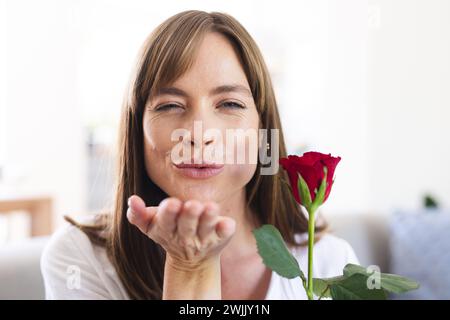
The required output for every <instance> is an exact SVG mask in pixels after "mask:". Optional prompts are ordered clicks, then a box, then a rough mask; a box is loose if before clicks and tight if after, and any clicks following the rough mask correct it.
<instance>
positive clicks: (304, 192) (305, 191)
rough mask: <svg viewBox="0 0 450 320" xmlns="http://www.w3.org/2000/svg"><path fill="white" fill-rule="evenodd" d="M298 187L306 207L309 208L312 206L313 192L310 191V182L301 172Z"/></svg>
mask: <svg viewBox="0 0 450 320" xmlns="http://www.w3.org/2000/svg"><path fill="white" fill-rule="evenodd" d="M297 189H298V195H299V197H300V200H301V201H302V204H303V205H304V206H305V208H306V209H309V207H310V206H311V193H310V192H309V188H308V184H307V183H306V181H305V179H303V177H302V175H301V174H300V173H299V174H298V181H297Z"/></svg>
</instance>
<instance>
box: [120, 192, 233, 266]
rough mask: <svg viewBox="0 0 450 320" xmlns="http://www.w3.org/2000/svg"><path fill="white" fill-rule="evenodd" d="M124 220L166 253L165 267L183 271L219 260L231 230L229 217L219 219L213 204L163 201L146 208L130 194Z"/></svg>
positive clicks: (138, 198) (174, 199) (175, 200)
mask: <svg viewBox="0 0 450 320" xmlns="http://www.w3.org/2000/svg"><path fill="white" fill-rule="evenodd" d="M127 218H128V221H129V222H130V223H131V224H133V225H135V226H136V227H138V228H139V230H140V231H141V232H143V233H144V234H146V235H147V236H148V237H149V238H151V239H152V240H153V241H155V242H156V243H158V244H160V245H161V246H162V247H163V248H164V249H165V250H166V264H168V263H169V264H170V266H171V267H172V268H175V269H181V270H185V271H190V270H195V269H198V268H202V267H203V266H205V265H208V264H210V263H211V262H212V261H215V262H217V261H219V263H220V259H219V258H220V252H221V251H222V249H223V248H224V247H225V246H226V244H227V243H228V242H229V240H230V239H231V237H232V236H233V234H234V231H235V221H234V220H233V219H232V218H229V217H225V216H220V214H219V206H218V205H217V204H216V203H214V202H208V203H205V204H202V203H201V202H199V201H196V200H189V201H186V202H184V203H183V202H182V201H180V200H179V199H177V198H167V199H164V200H163V201H161V203H160V204H159V206H158V207H146V206H145V203H144V201H143V200H142V199H141V198H140V197H138V196H136V195H133V196H131V197H130V199H129V200H128V211H127Z"/></svg>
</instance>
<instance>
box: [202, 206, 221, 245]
mask: <svg viewBox="0 0 450 320" xmlns="http://www.w3.org/2000/svg"><path fill="white" fill-rule="evenodd" d="M218 217H219V206H218V205H217V204H216V203H214V202H208V203H206V204H205V210H204V211H203V213H202V215H201V216H200V220H199V222H198V227H197V234H198V236H199V238H200V240H201V241H203V240H205V239H206V238H207V237H208V236H209V235H211V234H212V233H214V231H215V226H216V223H217V220H218Z"/></svg>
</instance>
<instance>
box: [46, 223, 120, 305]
mask: <svg viewBox="0 0 450 320" xmlns="http://www.w3.org/2000/svg"><path fill="white" fill-rule="evenodd" d="M41 272H42V276H43V278H44V284H45V289H46V297H47V298H48V299H112V298H114V295H115V294H116V293H117V292H119V293H120V292H122V291H123V290H121V289H122V288H121V285H120V284H119V283H118V282H119V281H118V278H117V276H116V275H115V271H114V268H113V266H112V264H111V263H110V261H109V259H108V257H107V253H106V249H105V248H103V247H100V246H97V245H94V244H93V243H92V242H91V241H90V240H89V238H88V236H87V235H86V234H85V233H84V232H83V231H81V230H80V229H79V228H78V227H76V226H73V225H71V224H66V225H64V226H63V227H61V228H59V229H58V230H57V231H56V232H55V233H54V234H53V235H52V237H51V238H50V240H49V242H48V244H47V245H46V247H45V249H44V251H43V254H42V256H41ZM119 296H120V295H119Z"/></svg>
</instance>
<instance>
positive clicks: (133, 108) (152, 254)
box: [70, 10, 321, 299]
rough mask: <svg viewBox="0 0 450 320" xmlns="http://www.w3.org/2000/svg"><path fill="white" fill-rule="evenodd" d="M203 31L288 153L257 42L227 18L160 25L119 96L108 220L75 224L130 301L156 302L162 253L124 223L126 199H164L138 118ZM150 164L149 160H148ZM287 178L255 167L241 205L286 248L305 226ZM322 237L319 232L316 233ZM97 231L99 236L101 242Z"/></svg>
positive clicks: (151, 202)
mask: <svg viewBox="0 0 450 320" xmlns="http://www.w3.org/2000/svg"><path fill="white" fill-rule="evenodd" d="M208 32H219V33H221V34H222V35H224V36H225V37H226V38H227V39H228V40H229V41H230V43H231V44H232V46H233V47H234V49H235V50H236V52H237V54H238V56H239V58H240V62H241V64H242V67H243V69H244V71H245V74H246V77H247V80H248V83H249V85H250V89H251V92H252V94H253V98H254V101H255V105H256V108H257V111H258V114H259V118H260V126H261V128H263V129H268V130H270V129H278V130H279V155H280V157H285V156H286V147H285V142H284V138H283V132H282V128H281V123H280V117H279V114H278V107H277V102H276V99H275V94H274V91H273V87H272V83H271V79H270V76H269V72H268V70H267V67H266V64H265V62H264V59H263V57H262V55H261V52H260V51H259V49H258V47H257V45H256V43H255V41H254V40H253V39H252V37H251V36H250V35H249V33H248V32H247V31H246V30H245V29H244V27H243V26H242V25H241V24H240V23H239V22H238V21H237V20H236V19H234V18H233V17H231V16H230V15H228V14H224V13H218V12H212V13H207V12H203V11H195V10H190V11H184V12H181V13H178V14H176V15H174V16H172V17H170V18H169V19H167V20H166V21H164V22H163V23H162V24H160V25H159V26H158V27H157V28H156V29H155V30H154V31H153V32H152V33H151V34H150V35H149V37H148V38H147V39H146V41H145V42H144V44H143V46H142V48H141V51H140V53H139V56H138V61H137V65H136V69H135V70H134V73H133V76H132V78H131V81H130V84H129V87H128V91H127V93H126V95H125V99H124V103H123V108H122V115H121V122H120V130H119V144H118V161H117V164H118V172H117V173H118V174H117V189H116V194H115V200H114V206H113V209H112V211H113V212H112V214H110V215H108V216H107V217H106V218H104V219H103V222H100V223H99V224H97V225H95V226H83V225H79V224H77V223H76V222H75V221H73V220H71V221H70V222H72V223H74V224H76V225H77V226H78V227H80V229H82V230H83V231H84V232H85V233H86V234H87V235H88V236H89V237H90V239H91V241H93V242H95V243H96V244H99V245H102V246H104V247H106V250H107V252H108V255H109V258H110V260H111V262H112V264H113V265H114V267H115V269H116V272H117V274H118V276H119V278H120V279H121V281H122V283H123V285H124V287H125V288H126V290H127V292H128V295H129V297H130V298H131V299H161V298H162V288H163V280H164V264H165V251H164V249H163V248H162V247H161V246H160V245H158V244H157V243H155V242H154V241H152V240H151V239H149V238H148V237H147V236H146V235H145V234H143V233H142V232H141V231H139V230H138V229H137V228H136V227H135V226H133V225H132V224H130V223H129V222H128V220H127V217H126V211H127V200H128V198H129V197H130V196H131V195H133V194H136V195H138V196H140V197H141V198H142V199H143V200H144V201H145V203H146V205H147V206H157V205H158V204H159V203H160V202H161V201H162V200H163V199H164V198H166V197H167V196H168V195H167V194H165V193H164V192H163V191H162V190H161V189H160V188H159V187H158V186H157V185H156V184H155V183H154V182H153V181H152V180H151V179H150V178H149V177H148V175H147V173H146V170H145V165H144V150H143V144H144V141H143V124H142V119H143V113H144V109H145V104H146V102H147V100H148V98H149V96H151V95H152V93H153V92H155V90H157V89H158V88H159V87H161V86H162V85H165V84H168V83H170V82H172V81H174V80H176V79H177V78H178V77H180V76H181V75H182V74H183V73H184V72H186V71H187V70H188V69H189V67H190V66H191V65H192V63H193V61H194V58H195V53H196V49H197V48H198V47H199V44H200V41H201V40H202V39H203V37H204V36H205V34H207V33H208ZM150 161H151V160H150ZM283 180H284V181H288V177H287V174H286V172H285V171H283V170H279V172H278V173H277V174H275V175H261V174H260V163H259V162H258V165H257V170H256V171H255V174H254V176H253V177H252V178H251V180H250V181H249V183H248V184H247V185H246V201H247V205H248V206H249V207H250V208H251V209H252V212H254V214H255V215H256V217H252V218H253V219H255V220H256V221H258V222H259V223H260V224H266V223H268V224H273V225H274V226H275V227H277V228H278V230H280V232H281V234H282V236H283V238H284V240H285V241H286V242H287V243H288V244H289V245H294V246H297V245H300V244H299V243H297V242H296V239H295V237H294V235H295V234H297V233H304V232H306V231H307V219H306V217H305V215H304V214H303V212H302V210H301V208H300V206H299V205H298V204H297V203H296V202H295V200H294V198H293V197H292V195H291V191H290V189H289V186H288V185H287V184H285V183H283V182H282V181H283ZM317 230H318V231H321V228H317ZM99 231H102V234H103V236H99Z"/></svg>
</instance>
